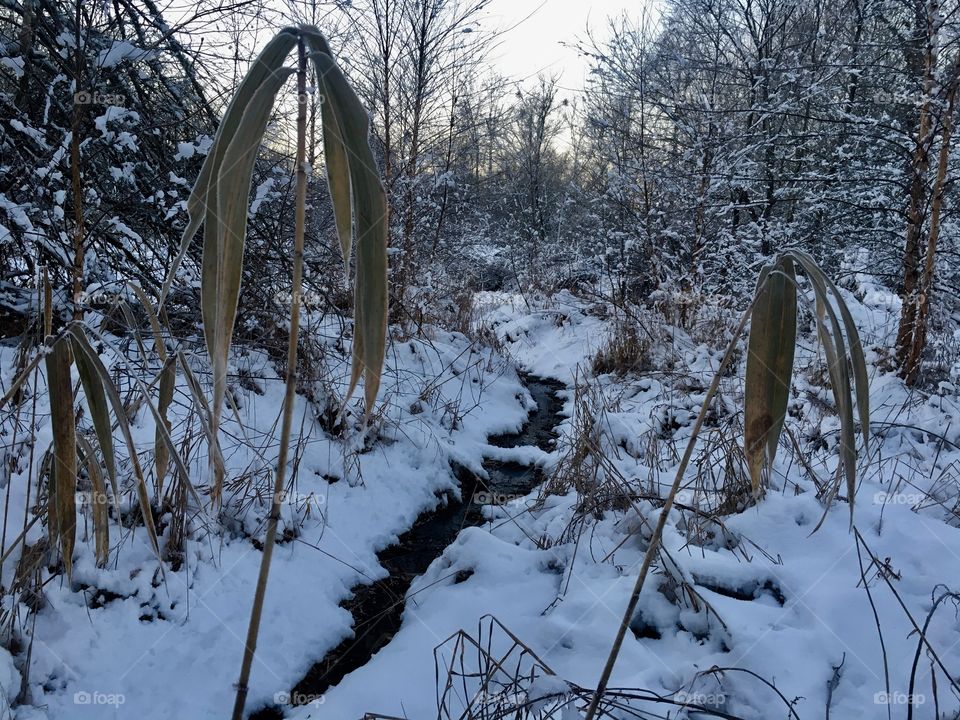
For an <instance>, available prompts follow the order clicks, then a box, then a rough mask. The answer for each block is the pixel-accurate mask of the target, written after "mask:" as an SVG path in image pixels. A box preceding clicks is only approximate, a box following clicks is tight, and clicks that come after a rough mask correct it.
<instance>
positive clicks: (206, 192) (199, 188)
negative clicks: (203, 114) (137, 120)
mask: <svg viewBox="0 0 960 720" xmlns="http://www.w3.org/2000/svg"><path fill="white" fill-rule="evenodd" d="M296 42H297V31H296V29H295V28H284V29H283V30H281V31H280V32H279V33H277V35H276V36H275V37H274V38H273V39H272V40H271V41H270V42H269V43H267V46H266V47H265V48H264V49H263V52H261V53H260V55H259V56H258V57H257V59H256V60H254V61H253V63H252V64H251V66H250V69H249V70H248V71H247V74H246V75H245V76H244V78H243V80H242V81H241V83H240V86H239V87H238V88H237V91H236V93H235V94H234V96H233V100H231V102H230V105H229V106H228V107H227V111H226V112H225V113H224V116H223V120H221V121H220V125H219V127H217V132H216V134H215V135H214V138H213V144H212V145H211V146H210V150H209V152H208V153H207V156H206V158H204V161H203V165H202V166H201V167H200V174H199V175H198V176H197V181H196V182H195V183H194V185H193V189H192V190H191V192H190V198H189V199H188V200H187V215H188V221H187V227H186V228H185V229H184V231H183V236H182V237H181V239H180V249H179V250H178V252H177V255H176V257H175V258H174V260H173V262H172V263H171V265H170V271H169V272H168V273H167V278H166V280H165V281H164V283H163V287H162V289H161V291H160V298H159V300H158V302H157V308H158V310H159V309H160V308H162V307H163V303H164V301H165V300H166V297H167V294H168V293H169V292H170V287H171V285H172V284H173V280H174V278H175V277H176V274H177V270H178V269H179V267H180V264H181V263H182V262H183V258H184V257H185V256H186V254H187V250H188V249H189V247H190V241H191V240H192V239H193V236H194V235H196V234H197V230H199V229H200V224H201V223H202V222H204V220H206V221H207V222H208V223H209V222H210V221H211V220H213V221H214V222H215V221H216V202H217V201H216V187H215V186H216V179H217V175H218V174H219V171H220V165H221V163H222V161H223V151H224V150H226V147H225V146H224V145H223V143H222V142H221V139H222V137H224V136H227V137H230V136H232V135H233V133H234V132H235V131H236V127H237V125H239V123H240V118H241V116H242V115H243V111H244V109H245V108H246V107H247V105H248V104H249V103H250V100H251V98H252V97H253V94H254V93H255V92H256V90H257V88H259V87H260V85H261V84H263V81H264V80H265V79H266V78H267V76H269V75H271V74H272V73H273V72H275V71H276V70H277V68H279V67H280V66H281V65H282V64H283V59H284V58H285V57H286V56H287V54H288V53H289V52H290V50H291V48H293V46H294V45H295V44H296ZM211 195H212V197H210V196H211ZM211 209H212V212H211ZM211 215H212V217H211ZM207 232H210V229H205V230H204V234H205V235H206V233H207ZM214 232H215V231H214Z"/></svg>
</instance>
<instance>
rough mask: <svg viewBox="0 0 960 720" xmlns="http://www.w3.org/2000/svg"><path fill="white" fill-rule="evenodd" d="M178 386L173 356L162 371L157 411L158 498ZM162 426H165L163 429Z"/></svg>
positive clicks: (155, 442) (165, 468)
mask: <svg viewBox="0 0 960 720" xmlns="http://www.w3.org/2000/svg"><path fill="white" fill-rule="evenodd" d="M176 386H177V358H176V356H175V355H174V356H171V357H169V358H167V360H166V362H165V363H164V364H163V367H162V368H161V370H160V390H159V395H158V397H157V410H158V413H159V418H158V419H157V430H156V433H155V435H154V443H153V447H154V469H155V475H156V483H157V497H160V495H161V494H162V492H163V480H164V478H165V477H166V476H167V467H168V465H169V462H170V454H169V451H168V450H167V444H166V442H164V439H163V435H164V431H166V433H167V434H169V433H170V428H171V425H170V418H169V417H168V411H169V409H170V404H171V403H172V402H173V391H174V389H176ZM161 425H162V426H163V427H162V428H161Z"/></svg>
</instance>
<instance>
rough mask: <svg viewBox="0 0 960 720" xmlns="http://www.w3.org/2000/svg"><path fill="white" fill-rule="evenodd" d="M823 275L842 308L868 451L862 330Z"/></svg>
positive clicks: (867, 387) (867, 383) (867, 386)
mask: <svg viewBox="0 0 960 720" xmlns="http://www.w3.org/2000/svg"><path fill="white" fill-rule="evenodd" d="M792 254H795V255H797V256H799V257H805V258H806V259H807V262H808V263H809V264H811V265H812V266H814V267H817V265H816V262H815V261H814V260H813V258H812V257H811V256H810V255H809V254H807V253H802V252H800V251H797V250H794V251H792ZM821 275H822V281H823V283H824V284H825V285H826V287H827V288H829V289H830V292H831V293H832V294H833V297H834V301H835V302H836V305H837V308H838V309H839V310H840V317H841V318H842V320H843V326H844V332H846V335H847V345H848V347H849V356H850V364H851V367H852V368H853V380H854V390H855V392H856V398H857V412H858V414H859V416H860V431H861V433H862V435H863V449H864V450H865V451H867V450H869V447H870V380H869V377H868V376H867V361H866V358H865V357H864V354H863V344H862V343H861V342H860V332H859V331H858V330H857V324H856V323H855V322H854V321H853V315H852V314H851V313H850V308H849V307H848V306H847V303H846V302H844V300H843V297H842V296H841V295H840V290H839V289H838V288H837V286H836V284H835V283H834V282H833V280H831V279H830V277H829V276H828V275H827V274H826V273H821Z"/></svg>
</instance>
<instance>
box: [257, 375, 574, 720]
mask: <svg viewBox="0 0 960 720" xmlns="http://www.w3.org/2000/svg"><path fill="white" fill-rule="evenodd" d="M523 380H524V384H525V385H526V386H527V390H528V391H529V392H530V394H531V395H532V396H533V399H534V400H535V401H536V403H537V408H536V410H534V411H533V412H531V413H530V417H529V418H528V419H527V423H526V424H525V425H524V427H523V429H522V430H521V431H520V432H518V433H507V434H504V435H496V436H493V437H490V438H489V439H488V442H489V443H490V444H491V445H495V446H497V447H504V448H512V447H521V446H527V445H534V446H536V447H539V448H540V449H541V450H551V449H552V447H553V444H554V442H555V441H556V438H557V434H556V426H557V425H558V424H559V422H560V421H561V420H562V416H561V414H560V413H561V411H562V409H563V401H562V400H561V399H560V398H559V397H558V396H557V393H558V391H560V390H562V389H563V387H564V386H563V384H562V383H559V382H557V381H555V380H548V379H544V378H538V377H534V376H531V375H527V376H524V377H523ZM483 467H484V469H485V470H486V471H487V474H488V475H489V479H488V480H482V479H481V478H479V477H477V476H476V475H475V474H473V473H472V472H470V471H469V470H467V469H466V468H463V467H455V468H454V470H455V472H456V475H457V479H458V480H459V482H460V492H461V497H462V498H463V501H462V502H461V501H460V500H456V499H454V498H452V497H449V496H448V497H447V502H446V503H445V504H444V505H442V506H441V507H439V508H437V509H436V510H434V511H432V512H429V513H424V514H423V515H421V516H420V517H419V518H418V519H417V521H416V522H415V523H414V525H413V527H411V528H410V529H409V530H408V531H407V532H405V533H404V534H403V535H401V536H400V540H399V542H398V543H397V544H396V545H392V546H390V547H388V548H386V549H385V550H383V551H381V552H380V553H379V554H378V555H377V558H378V559H379V561H380V564H381V565H383V566H384V568H386V569H387V571H388V572H389V573H390V575H389V576H388V577H386V578H384V579H383V580H378V581H376V582H374V583H373V584H371V585H358V586H356V587H355V588H353V596H352V597H351V598H350V599H348V600H346V601H344V602H343V603H342V607H344V608H345V609H347V610H348V611H350V613H351V614H352V615H353V629H354V637H352V638H347V639H346V640H344V641H343V642H342V643H340V645H338V646H337V647H335V648H334V649H333V650H331V651H330V652H329V653H327V655H326V656H325V657H324V658H323V659H322V660H320V661H319V662H317V663H316V664H315V665H314V666H313V667H311V668H310V669H309V670H308V671H307V674H306V675H304V677H303V679H302V680H300V682H299V683H297V685H296V686H295V687H294V688H293V691H292V692H291V693H290V697H291V700H292V701H294V702H296V701H297V700H300V701H309V700H310V699H313V698H316V697H319V696H320V695H322V694H323V693H324V692H325V691H326V690H327V688H329V687H331V686H333V685H336V684H337V683H339V682H340V680H342V679H343V678H344V677H345V676H346V675H348V674H349V673H351V672H353V671H354V670H356V669H357V668H360V667H363V666H364V665H366V664H367V662H368V661H369V660H370V658H371V657H373V655H374V654H376V653H377V651H378V650H380V649H381V648H382V647H383V646H384V645H386V644H387V643H389V642H390V640H391V639H392V638H393V636H394V634H395V633H396V632H397V631H398V630H399V629H400V624H401V618H402V616H403V608H404V596H405V595H406V593H407V590H409V588H410V584H411V583H412V582H413V579H414V578H415V577H417V576H418V575H421V574H423V573H424V572H426V570H427V568H428V567H429V565H430V563H432V562H433V561H434V560H435V559H436V558H437V557H439V556H440V555H441V554H442V553H443V550H444V548H446V547H447V545H449V544H450V543H451V542H453V541H454V540H455V539H456V537H457V534H458V533H459V532H460V530H461V529H463V528H464V527H468V526H471V525H479V524H481V523H482V522H483V515H482V511H481V508H482V505H483V504H487V503H490V502H495V501H496V500H498V499H499V498H500V497H501V496H503V495H519V494H526V493H528V492H530V490H532V489H533V488H534V487H535V486H536V485H537V484H538V483H539V482H540V481H541V479H542V477H541V472H540V470H539V468H536V467H532V466H529V465H523V464H520V463H516V462H505V461H500V460H485V461H484V463H483ZM465 579H466V578H462V579H461V580H465ZM282 717H283V711H282V708H280V707H277V706H269V707H266V708H262V709H261V710H259V711H258V712H255V713H254V714H252V715H251V716H250V718H251V720H275V719H277V718H282Z"/></svg>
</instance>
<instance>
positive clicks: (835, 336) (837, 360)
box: [791, 252, 869, 526]
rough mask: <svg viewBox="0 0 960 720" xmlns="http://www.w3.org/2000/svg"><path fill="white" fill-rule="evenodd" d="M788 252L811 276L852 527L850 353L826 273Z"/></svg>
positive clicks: (854, 476) (853, 471) (808, 259)
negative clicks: (828, 287) (831, 298)
mask: <svg viewBox="0 0 960 720" xmlns="http://www.w3.org/2000/svg"><path fill="white" fill-rule="evenodd" d="M791 254H792V255H793V256H794V257H795V258H796V260H797V262H799V263H800V265H801V266H802V267H803V269H804V271H805V272H806V273H807V277H808V278H809V279H810V286H811V287H812V288H813V294H814V299H815V305H816V308H815V309H816V313H815V317H816V320H817V333H818V335H819V337H820V341H821V343H822V344H823V349H824V353H825V354H826V356H827V372H828V374H829V375H830V389H831V390H832V392H833V398H834V403H835V404H836V407H837V415H838V416H839V417H840V443H839V453H840V469H841V471H842V473H843V476H844V478H845V480H846V486H847V502H848V504H849V506H850V524H851V526H852V525H853V508H854V499H855V496H856V489H857V449H856V441H855V429H854V422H853V393H852V390H851V385H850V372H849V366H848V363H849V362H850V356H849V355H848V353H847V348H846V343H845V342H844V337H843V332H842V330H841V327H840V321H839V320H838V319H837V313H836V310H834V307H833V304H832V303H831V302H830V295H829V293H828V292H827V282H828V281H827V278H826V275H825V273H824V272H823V271H822V270H821V269H820V266H819V265H817V264H816V262H814V261H813V259H812V258H811V257H810V256H809V255H805V254H804V253H798V252H793V253H791ZM837 298H838V300H840V301H841V302H842V299H841V298H839V296H837ZM825 317H826V318H827V319H828V320H829V321H830V324H829V327H828V326H827V324H826V323H825V322H824V318H825ZM851 322H852V319H851ZM858 342H859V337H858ZM868 419H869V416H868Z"/></svg>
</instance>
